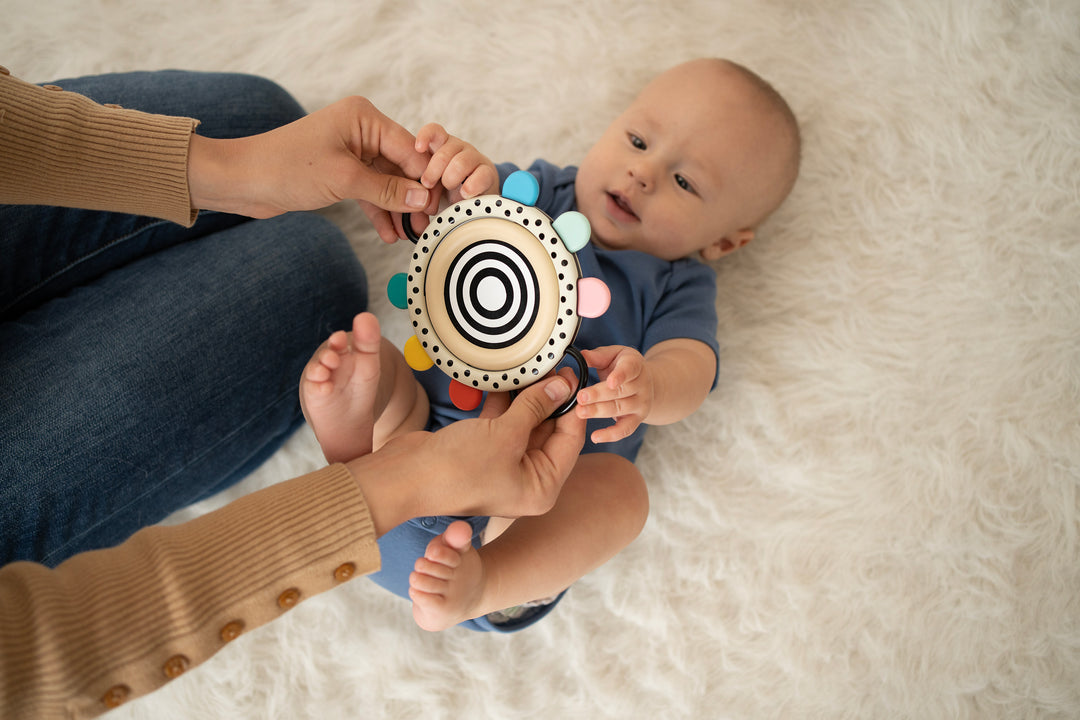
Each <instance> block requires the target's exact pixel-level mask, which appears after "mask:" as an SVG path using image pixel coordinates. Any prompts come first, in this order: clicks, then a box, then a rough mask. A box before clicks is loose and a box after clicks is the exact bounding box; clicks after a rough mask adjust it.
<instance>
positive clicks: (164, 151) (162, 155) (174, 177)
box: [0, 68, 197, 226]
mask: <svg viewBox="0 0 1080 720" xmlns="http://www.w3.org/2000/svg"><path fill="white" fill-rule="evenodd" d="M196 124H197V122H196V121H195V120H192V119H191V118H181V117H169V116H165V115H151V114H148V113H143V112H138V111H135V110H125V109H122V108H116V107H105V106H102V105H98V104H97V103H95V102H93V101H92V100H90V99H88V98H86V97H84V96H82V95H78V94H76V93H71V92H64V91H63V90H62V89H60V88H53V87H52V86H49V87H47V88H42V87H38V86H37V85H31V84H29V83H26V82H23V81H22V80H18V79H17V78H14V77H12V76H11V75H9V74H7V72H6V71H5V70H3V69H2V68H0V202H2V203H9V204H25V205H59V206H63V207H75V208H84V209H87V210H112V211H116V212H125V213H134V214H136V215H149V216H150V217H157V218H163V219H166V220H172V221H173V222H176V223H180V224H181V225H187V226H190V225H191V224H192V223H194V222H195V217H196V215H197V213H196V211H194V210H192V208H191V198H190V195H189V193H188V181H187V156H188V145H189V143H190V142H191V133H192V131H193V130H194V128H195V126H196Z"/></svg>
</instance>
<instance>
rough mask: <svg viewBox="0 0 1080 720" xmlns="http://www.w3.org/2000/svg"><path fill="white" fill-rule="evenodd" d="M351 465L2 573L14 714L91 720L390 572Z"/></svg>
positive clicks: (6, 707)
mask: <svg viewBox="0 0 1080 720" xmlns="http://www.w3.org/2000/svg"><path fill="white" fill-rule="evenodd" d="M378 567H379V554H378V546H377V545H376V543H375V533H374V531H373V528H372V525H371V522H370V519H369V516H368V513H367V508H366V503H365V500H364V497H363V495H362V493H361V492H360V490H359V488H358V485H357V483H356V480H355V478H354V477H353V476H352V475H351V474H350V473H349V472H347V471H346V469H345V468H344V467H343V466H341V465H336V466H331V467H329V468H325V469H323V470H321V471H319V472H316V473H311V474H309V475H305V476H303V477H300V478H295V479H293V480H289V481H286V482H284V483H280V484H278V485H274V486H271V487H269V488H266V489H264V490H261V491H259V492H257V493H253V494H251V495H247V496H244V497H242V498H240V499H238V500H235V501H233V502H232V503H230V504H229V505H227V506H225V507H223V508H221V509H220V510H217V511H214V512H212V513H208V514H207V515H204V516H202V517H199V518H196V519H195V520H191V521H189V522H187V523H183V524H181V525H176V526H169V527H165V526H156V527H151V528H146V529H144V530H141V531H140V532H138V533H136V534H135V535H134V536H132V538H131V539H129V540H128V541H127V542H125V543H123V544H121V545H119V546H117V547H115V548H111V549H108V550H100V551H96V552H87V553H82V554H80V555H77V556H75V557H73V558H71V559H70V560H68V561H66V562H64V563H62V564H61V565H60V566H58V567H57V568H56V569H55V570H50V569H48V568H46V567H44V566H41V565H37V564H33V563H25V562H23V563H13V564H11V565H8V566H6V567H4V568H2V569H0V717H53V716H65V717H66V716H68V713H69V712H70V713H71V716H73V717H89V716H93V715H96V714H99V713H101V712H104V711H105V710H107V709H108V708H109V707H110V706H111V705H113V704H117V703H119V702H122V701H123V700H126V699H128V698H133V697H136V696H139V695H143V694H146V693H148V692H151V691H153V690H155V689H156V688H158V687H160V686H161V685H164V684H165V683H166V682H168V681H169V680H170V679H171V678H173V677H176V676H177V675H179V674H180V673H182V672H183V671H184V670H186V669H188V668H189V667H193V666H195V665H197V664H199V663H201V662H203V661H204V660H206V659H207V658H208V657H210V656H211V655H213V654H214V653H216V652H217V651H218V650H219V649H221V648H222V647H223V646H224V645H225V644H226V643H227V642H229V641H230V640H231V639H233V638H235V637H236V636H238V635H239V634H241V633H244V632H249V631H251V630H252V629H253V628H256V627H258V626H260V625H263V624H265V623H267V622H269V621H270V620H273V619H274V618H276V617H278V616H280V615H281V614H282V613H284V612H285V611H287V610H288V609H290V608H291V607H293V606H294V605H295V604H296V603H297V602H299V601H301V600H303V599H305V598H307V597H311V596H313V595H316V594H318V593H321V592H323V591H325V590H328V589H330V588H332V587H334V586H335V585H337V584H339V583H340V582H343V581H345V580H347V579H349V578H351V577H356V576H359V575H361V574H364V573H368V572H372V571H374V570H377V569H378Z"/></svg>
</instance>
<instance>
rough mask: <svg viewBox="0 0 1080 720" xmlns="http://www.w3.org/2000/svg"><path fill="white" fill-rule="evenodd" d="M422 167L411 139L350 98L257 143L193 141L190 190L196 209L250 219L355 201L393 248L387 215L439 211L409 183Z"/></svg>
mask: <svg viewBox="0 0 1080 720" xmlns="http://www.w3.org/2000/svg"><path fill="white" fill-rule="evenodd" d="M428 159H429V155H428V154H427V153H422V152H418V151H417V150H416V148H415V139H414V138H413V136H412V134H411V133H409V131H407V130H405V129H404V128H403V127H401V126H400V125H398V124H397V123H396V122H394V121H393V120H391V119H390V118H388V117H386V116H385V115H383V114H382V113H381V112H379V110H378V109H376V107H375V106H374V105H373V104H372V103H371V102H370V101H369V100H367V99H365V98H362V97H348V98H344V99H342V100H339V101H338V102H336V103H334V104H333V105H329V106H327V107H325V108H323V109H322V110H319V111H317V112H314V113H312V114H310V115H308V116H306V117H303V118H301V119H299V120H297V121H295V122H292V123H289V124H288V125H285V126H282V127H280V128H277V129H275V130H271V131H270V132H266V133H262V134H260V135H252V136H249V137H244V138H234V139H213V138H206V137H202V136H201V135H197V134H196V135H193V136H192V138H191V145H190V149H189V156H188V187H189V191H190V194H191V204H192V207H194V208H197V209H204V210H222V211H226V212H232V213H238V214H241V215H247V216H249V217H256V218H267V217H273V216H275V215H280V214H282V213H285V212H288V211H290V210H315V209H318V208H321V207H326V206H327V205H331V204H333V203H336V202H338V201H339V200H345V199H353V200H357V201H359V202H360V203H361V206H362V207H363V208H364V211H365V212H366V213H367V214H368V217H370V218H371V219H372V222H373V223H374V224H375V228H376V230H377V231H378V233H379V235H380V237H382V238H383V239H384V240H387V241H393V240H394V239H395V238H396V233H395V232H394V227H393V223H392V222H391V220H390V216H389V213H388V212H387V211H396V212H413V211H424V210H427V211H429V212H435V210H436V209H437V206H438V198H437V197H435V198H432V197H431V195H432V193H430V192H429V191H428V190H427V189H426V188H425V187H424V186H423V185H421V184H420V183H419V182H417V181H415V180H411V179H409V178H419V177H420V175H421V174H422V173H423V172H424V169H425V168H426V167H427V164H428ZM406 176H407V177H406Z"/></svg>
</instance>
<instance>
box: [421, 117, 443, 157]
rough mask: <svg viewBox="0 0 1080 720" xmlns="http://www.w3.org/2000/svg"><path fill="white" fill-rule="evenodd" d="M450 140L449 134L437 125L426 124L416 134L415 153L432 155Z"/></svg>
mask: <svg viewBox="0 0 1080 720" xmlns="http://www.w3.org/2000/svg"><path fill="white" fill-rule="evenodd" d="M449 139H450V133H448V132H446V128H444V127H443V126H442V125H440V124H439V123H428V124H427V125H425V126H424V127H422V128H420V132H418V133H416V145H415V147H416V152H431V153H434V152H435V151H437V150H438V149H439V148H441V147H442V146H443V145H445V144H446V141H447V140H449Z"/></svg>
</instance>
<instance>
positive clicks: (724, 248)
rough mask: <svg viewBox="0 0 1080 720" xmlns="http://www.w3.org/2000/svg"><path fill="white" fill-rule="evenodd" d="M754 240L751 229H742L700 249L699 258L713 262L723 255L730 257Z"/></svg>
mask: <svg viewBox="0 0 1080 720" xmlns="http://www.w3.org/2000/svg"><path fill="white" fill-rule="evenodd" d="M753 239H754V229H753V228H743V229H742V230H739V231H737V232H736V233H735V234H734V235H727V236H725V237H722V238H720V239H719V240H717V241H716V242H714V243H712V244H711V245H707V246H705V247H703V248H702V249H701V257H702V259H704V260H707V261H709V262H711V261H713V260H719V259H720V258H722V257H724V256H725V255H730V254H731V253H733V252H735V251H736V250H738V249H739V248H741V247H744V246H745V245H746V244H747V243H749V242H750V241H751V240H753Z"/></svg>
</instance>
